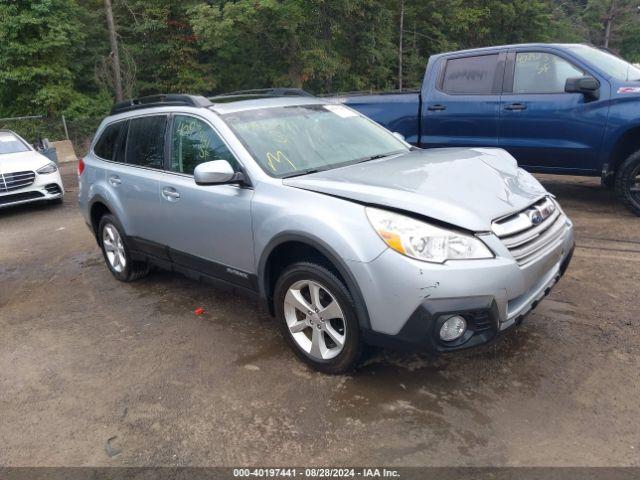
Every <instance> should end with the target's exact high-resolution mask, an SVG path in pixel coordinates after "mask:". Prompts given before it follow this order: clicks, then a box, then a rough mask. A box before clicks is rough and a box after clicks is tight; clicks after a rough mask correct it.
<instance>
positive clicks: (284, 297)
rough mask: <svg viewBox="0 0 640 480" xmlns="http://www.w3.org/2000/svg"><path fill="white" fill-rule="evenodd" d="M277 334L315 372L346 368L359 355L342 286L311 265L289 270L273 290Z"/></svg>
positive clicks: (352, 318) (348, 296)
mask: <svg viewBox="0 0 640 480" xmlns="http://www.w3.org/2000/svg"><path fill="white" fill-rule="evenodd" d="M274 302H275V305H274V306H275V312H276V317H277V319H278V323H279V327H280V329H281V331H282V335H283V336H284V338H285V339H286V341H287V343H288V344H289V346H290V347H291V349H292V350H293V351H294V352H295V354H296V355H297V356H298V357H299V358H300V359H301V360H303V361H304V362H306V363H307V364H309V365H311V366H312V367H313V368H315V369H316V370H319V371H321V372H324V373H329V374H339V373H344V372H347V371H349V370H351V369H352V368H353V367H355V365H356V364H357V362H358V360H359V359H360V356H361V354H362V340H361V334H360V328H359V324H358V318H357V316H356V313H355V306H354V303H353V299H352V297H351V294H350V293H349V290H348V289H347V287H346V286H345V285H344V283H343V282H342V281H341V280H340V279H339V278H338V277H337V276H336V275H335V274H334V273H333V272H331V271H330V270H328V269H327V268H325V267H323V266H321V265H317V264H315V263H310V262H299V263H295V264H293V265H291V266H289V267H288V268H287V269H286V270H285V271H284V272H283V273H282V275H280V278H279V279H278V281H277V282H276V286H275V291H274Z"/></svg>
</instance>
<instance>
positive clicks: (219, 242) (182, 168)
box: [160, 114, 256, 288]
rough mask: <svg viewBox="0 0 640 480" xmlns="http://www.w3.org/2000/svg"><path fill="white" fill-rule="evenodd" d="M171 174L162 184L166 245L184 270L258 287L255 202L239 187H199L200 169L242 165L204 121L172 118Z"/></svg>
mask: <svg viewBox="0 0 640 480" xmlns="http://www.w3.org/2000/svg"><path fill="white" fill-rule="evenodd" d="M167 150H168V151H169V152H170V153H169V158H168V159H167V165H166V173H164V174H163V175H162V178H161V181H160V197H161V198H160V202H161V204H162V211H163V224H164V225H165V234H164V242H165V243H166V244H167V245H168V246H169V248H170V256H171V259H172V260H173V261H174V262H175V263H176V264H177V265H179V266H183V267H186V268H188V269H190V270H195V271H199V272H201V273H204V274H207V275H210V276H213V277H217V278H221V279H223V280H226V281H229V282H231V283H236V284H238V285H241V286H244V287H248V288H255V287H256V284H255V275H253V274H252V272H254V271H255V267H254V255H253V231H252V228H251V199H252V198H253V189H251V188H248V187H244V186H240V185H207V186H200V185H196V183H195V181H194V179H193V172H194V169H195V167H196V166H197V165H198V164H200V163H203V162H209V161H213V160H227V161H228V162H229V163H230V164H231V166H232V167H233V168H234V169H235V170H236V171H241V167H240V164H239V163H238V161H237V160H236V158H235V157H234V155H233V154H232V153H231V151H230V149H229V148H228V146H227V145H226V144H225V142H224V141H223V140H222V138H221V136H220V135H219V134H218V133H217V132H216V130H215V129H214V128H213V127H212V125H211V124H210V123H209V122H208V121H207V120H205V119H204V118H201V117H197V116H194V115H190V114H176V115H175V116H173V119H172V128H171V133H170V139H169V145H168V148H167Z"/></svg>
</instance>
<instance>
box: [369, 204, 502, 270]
mask: <svg viewBox="0 0 640 480" xmlns="http://www.w3.org/2000/svg"><path fill="white" fill-rule="evenodd" d="M366 211H367V217H369V221H370V222H371V225H372V226H373V228H374V230H375V231H376V232H378V235H380V238H382V240H383V241H384V242H385V243H386V244H387V245H388V246H389V247H391V248H393V249H394V250H395V251H396V252H400V253H402V254H403V255H406V256H408V257H411V258H415V259H417V260H423V261H425V262H433V263H444V262H446V261H447V260H470V259H481V258H493V254H492V253H491V251H490V250H489V248H488V247H487V246H486V245H485V244H484V243H483V242H482V241H481V240H479V239H478V238H476V237H474V236H472V235H467V234H464V233H460V232H456V231H453V230H446V229H444V228H440V227H435V226H433V225H429V224H428V223H424V222H421V221H419V220H415V219H413V218H411V217H407V216H405V215H400V214H398V213H393V212H389V211H386V210H380V209H377V208H370V207H367V208H366Z"/></svg>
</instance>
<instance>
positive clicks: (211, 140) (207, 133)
mask: <svg viewBox="0 0 640 480" xmlns="http://www.w3.org/2000/svg"><path fill="white" fill-rule="evenodd" d="M213 160H227V161H228V162H229V163H230V164H231V166H232V167H233V169H234V170H236V171H237V170H238V163H237V161H236V159H235V158H234V156H233V155H232V154H231V152H230V151H229V149H228V148H227V146H226V145H225V144H224V142H223V141H222V140H221V139H220V137H219V136H218V134H217V133H216V132H215V131H214V130H213V129H212V128H211V127H210V126H209V125H208V124H206V123H205V122H203V121H202V120H199V119H197V118H195V117H190V116H188V115H177V116H176V117H175V119H174V123H173V134H172V136H171V171H173V172H178V173H187V174H189V175H192V174H193V171H194V170H195V168H196V166H198V165H199V164H200V163H204V162H210V161H213Z"/></svg>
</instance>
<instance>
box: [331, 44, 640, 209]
mask: <svg viewBox="0 0 640 480" xmlns="http://www.w3.org/2000/svg"><path fill="white" fill-rule="evenodd" d="M341 100H342V101H343V103H345V104H347V105H349V106H350V107H352V108H355V109H356V110H359V111H360V112H362V113H364V114H365V115H367V116H369V117H370V118H372V119H374V120H376V121H377V122H379V123H381V124H382V125H384V126H385V127H387V128H388V129H390V130H392V131H395V132H398V133H401V134H402V135H404V137H405V138H406V140H407V141H408V142H410V143H412V144H414V145H417V146H420V147H424V148H431V147H445V146H446V147H452V146H467V147H468V146H471V147H478V146H484V147H501V148H504V149H506V150H508V151H509V153H511V154H512V155H513V156H514V157H515V158H516V160H517V161H518V164H519V165H520V166H521V167H523V168H525V169H526V170H529V171H531V172H546V173H555V174H568V175H586V176H601V177H602V181H603V184H604V185H605V186H608V187H615V189H616V191H617V193H618V196H619V197H620V199H621V200H622V201H623V202H624V203H625V204H626V205H627V206H628V207H629V208H630V209H631V210H632V211H634V212H635V213H636V214H638V215H640V108H639V107H640V68H638V67H635V66H634V65H632V64H630V63H627V62H626V61H624V60H622V59H621V58H619V57H616V56H615V55H612V54H611V53H608V52H606V51H603V50H600V49H597V48H594V47H591V46H588V45H581V44H524V45H506V46H498V47H490V48H481V49H474V50H464V51H459V52H450V53H443V54H438V55H434V56H432V57H431V58H430V59H429V62H428V64H427V69H426V72H425V75H424V80H423V83H422V87H421V89H420V91H417V92H408V93H391V94H378V95H360V94H357V95H348V96H342V97H341Z"/></svg>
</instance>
